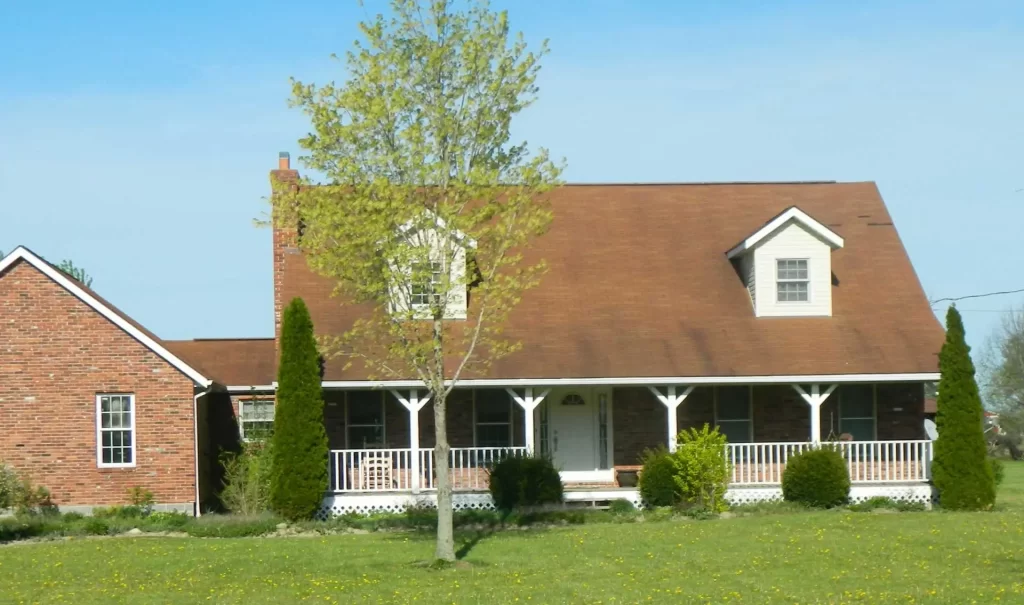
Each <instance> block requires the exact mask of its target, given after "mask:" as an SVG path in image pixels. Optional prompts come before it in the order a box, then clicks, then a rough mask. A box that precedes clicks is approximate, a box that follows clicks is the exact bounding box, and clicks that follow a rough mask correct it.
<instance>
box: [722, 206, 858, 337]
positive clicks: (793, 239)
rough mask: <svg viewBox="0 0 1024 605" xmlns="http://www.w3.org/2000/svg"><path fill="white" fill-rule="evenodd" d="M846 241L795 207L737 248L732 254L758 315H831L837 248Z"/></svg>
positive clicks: (777, 217) (731, 257) (734, 247)
mask: <svg viewBox="0 0 1024 605" xmlns="http://www.w3.org/2000/svg"><path fill="white" fill-rule="evenodd" d="M844 245H845V242H844V241H843V238H842V237H840V236H839V234H838V233H836V232H834V231H832V230H831V229H829V228H828V227H826V226H825V225H823V224H821V223H819V222H818V221H816V220H815V219H814V218H813V217H811V216H810V215H808V214H807V213H806V212H804V211H802V210H800V209H799V208H797V207H796V206H792V207H790V208H789V209H787V210H786V211H785V212H783V213H781V214H779V215H778V216H776V217H775V218H773V219H772V220H770V221H768V222H767V223H766V224H765V225H764V226H762V227H761V228H760V229H758V230H757V231H755V232H754V233H752V234H751V235H750V236H749V237H747V238H746V239H744V240H743V241H741V242H740V243H738V244H736V245H735V246H733V248H732V249H731V250H729V252H727V253H726V258H728V259H730V260H731V261H733V262H734V263H737V265H736V266H737V267H738V269H739V273H740V277H742V278H743V284H744V285H745V286H746V287H747V292H748V293H749V294H750V301H751V304H753V307H754V315H756V316H757V317H801V316H806V317H814V316H818V317H821V316H826V317H827V316H831V315H832V250H835V249H838V248H842V247H843V246H844ZM780 268H781V269H782V271H780ZM780 280H781V281H782V283H783V285H784V286H785V287H786V290H785V292H784V295H783V296H780V294H779V290H780V288H779V283H780Z"/></svg>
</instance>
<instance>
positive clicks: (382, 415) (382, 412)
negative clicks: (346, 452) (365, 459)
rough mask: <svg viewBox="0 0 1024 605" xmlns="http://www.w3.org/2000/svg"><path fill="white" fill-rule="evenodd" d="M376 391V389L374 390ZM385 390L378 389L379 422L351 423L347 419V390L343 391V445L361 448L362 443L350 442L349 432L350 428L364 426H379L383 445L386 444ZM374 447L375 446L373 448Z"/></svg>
mask: <svg viewBox="0 0 1024 605" xmlns="http://www.w3.org/2000/svg"><path fill="white" fill-rule="evenodd" d="M374 392H375V393H376V391H374ZM386 394H387V391H380V424H353V423H352V422H351V421H350V420H349V391H345V445H347V446H348V449H350V450H359V449H363V445H362V444H359V446H358V447H356V446H354V445H353V444H352V443H351V441H352V440H351V432H352V428H354V427H355V428H365V427H368V426H370V427H377V426H379V427H380V438H381V439H382V440H383V441H384V444H383V445H385V446H386V445H388V443H387V441H388V408H387V402H386V401H385V397H384V396H385V395H386ZM373 449H376V448H373Z"/></svg>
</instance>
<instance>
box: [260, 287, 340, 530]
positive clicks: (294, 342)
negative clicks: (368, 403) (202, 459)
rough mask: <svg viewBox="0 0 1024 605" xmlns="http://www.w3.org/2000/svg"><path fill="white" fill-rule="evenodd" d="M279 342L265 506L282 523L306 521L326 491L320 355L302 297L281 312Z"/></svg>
mask: <svg viewBox="0 0 1024 605" xmlns="http://www.w3.org/2000/svg"><path fill="white" fill-rule="evenodd" d="M280 342H281V360H280V363H279V364H278V368H277V402H276V404H275V405H276V410H275V413H274V435H273V437H272V458H273V461H272V468H271V480H270V504H271V508H272V509H273V510H274V512H276V513H278V514H279V515H281V516H283V517H285V518H287V519H292V520H299V519H308V518H310V517H312V516H313V515H314V514H315V513H316V511H317V509H319V507H320V504H321V503H322V502H323V497H324V493H325V492H326V491H327V432H326V431H325V430H324V401H323V394H322V392H321V388H320V354H319V353H318V351H317V346H316V338H315V336H314V334H313V321H312V320H311V319H310V317H309V310H308V309H307V308H306V303H304V302H303V301H302V299H301V298H296V299H294V300H292V301H291V303H290V304H289V305H288V307H287V308H285V310H284V316H283V318H282V321H281V341H280Z"/></svg>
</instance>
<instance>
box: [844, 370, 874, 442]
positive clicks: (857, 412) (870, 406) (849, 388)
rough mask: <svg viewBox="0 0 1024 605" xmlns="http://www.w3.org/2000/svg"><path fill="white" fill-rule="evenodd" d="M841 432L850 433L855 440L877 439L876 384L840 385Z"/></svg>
mask: <svg viewBox="0 0 1024 605" xmlns="http://www.w3.org/2000/svg"><path fill="white" fill-rule="evenodd" d="M839 432H840V433H847V434H849V435H850V436H852V437H853V439H854V441H874V440H875V385H873V384H844V385H843V386H841V387H839Z"/></svg>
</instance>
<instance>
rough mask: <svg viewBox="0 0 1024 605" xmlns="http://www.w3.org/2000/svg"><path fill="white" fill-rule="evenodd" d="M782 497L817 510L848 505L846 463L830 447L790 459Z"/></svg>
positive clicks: (784, 473)
mask: <svg viewBox="0 0 1024 605" xmlns="http://www.w3.org/2000/svg"><path fill="white" fill-rule="evenodd" d="M782 497H783V498H785V499H786V500H788V501H790V502H799V503H801V504H806V505H807V506H813V507H815V508H832V507H834V506H841V505H843V504H846V503H847V501H848V500H849V498H850V474H849V472H848V471H847V469H846V460H844V459H843V456H842V454H840V453H839V452H838V451H836V450H835V449H833V448H831V447H827V446H826V447H822V448H821V449H816V450H808V451H806V452H803V453H800V454H797V455H795V456H793V457H791V458H790V459H789V462H787V463H786V470H785V471H783V473H782Z"/></svg>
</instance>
